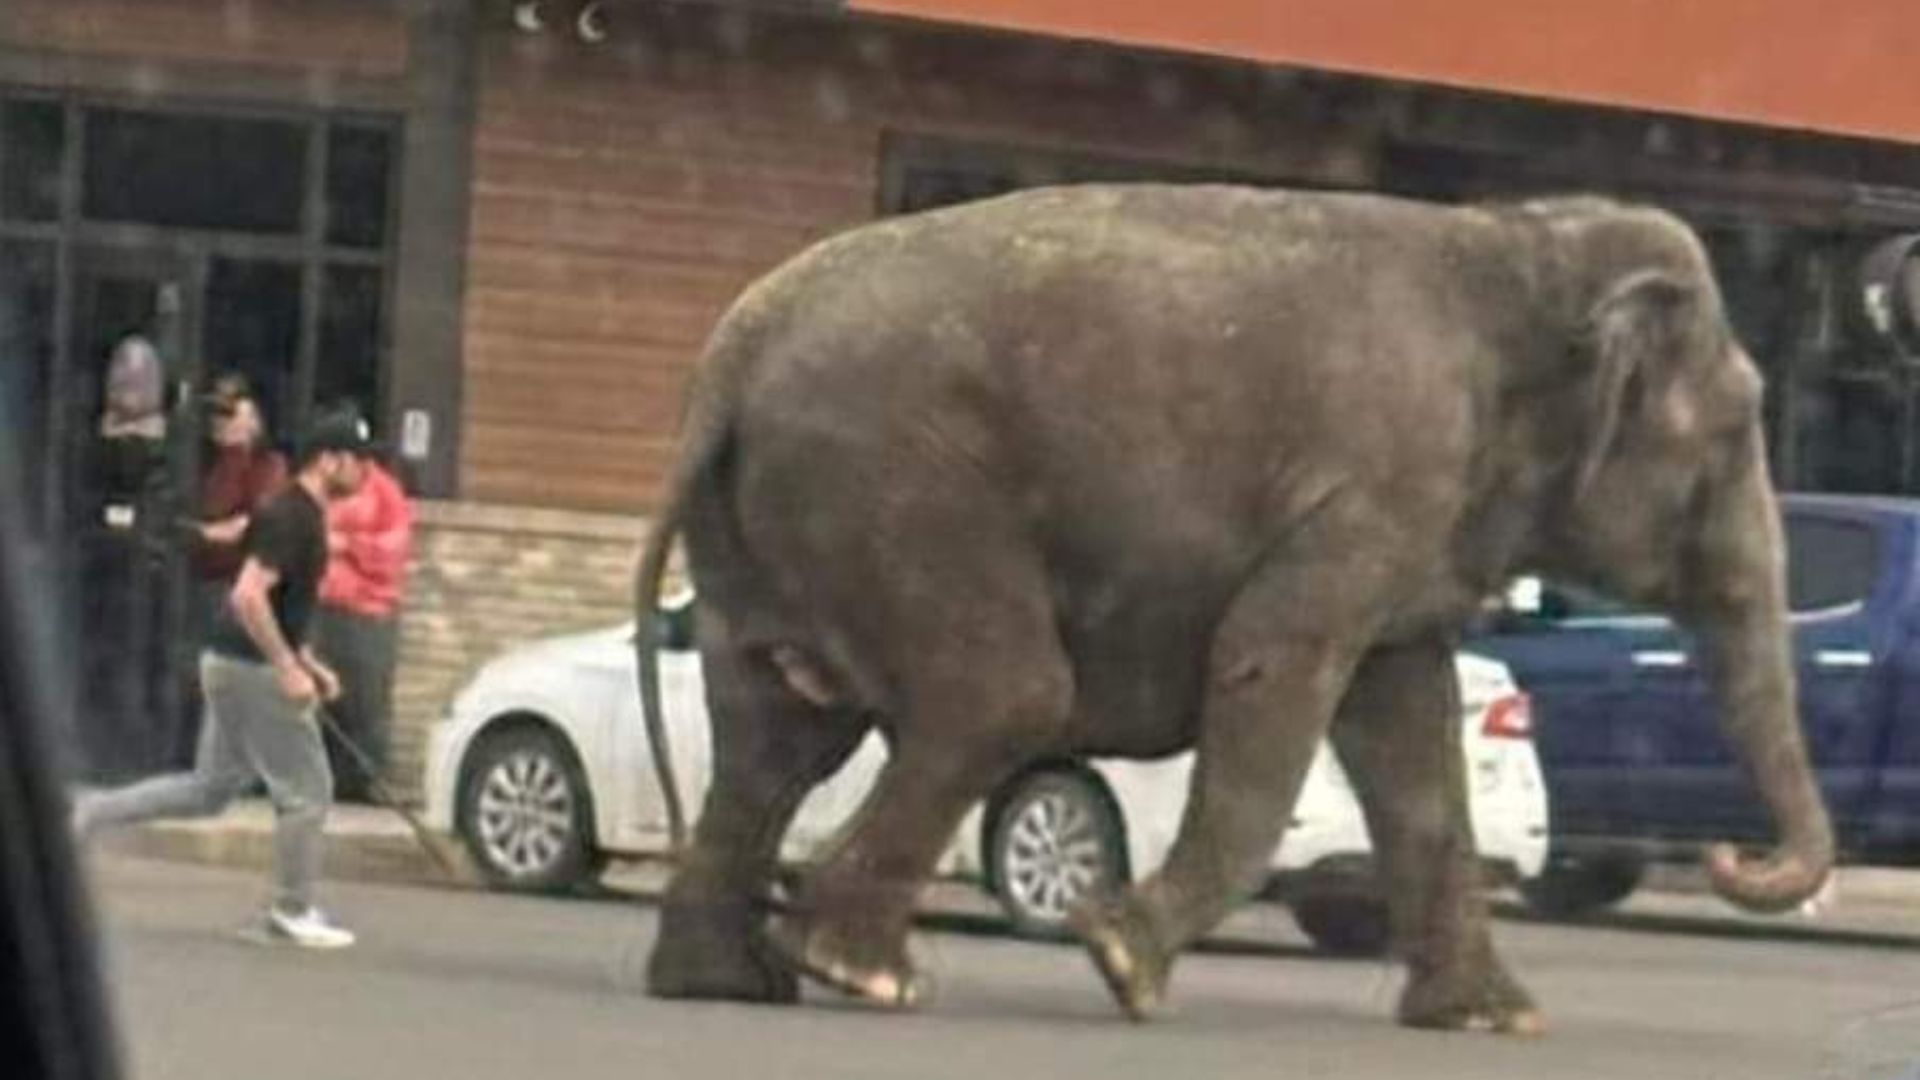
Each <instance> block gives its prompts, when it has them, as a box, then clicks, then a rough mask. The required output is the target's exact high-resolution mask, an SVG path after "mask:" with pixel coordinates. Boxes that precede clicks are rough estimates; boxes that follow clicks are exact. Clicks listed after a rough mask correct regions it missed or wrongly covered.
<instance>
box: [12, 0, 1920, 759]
mask: <svg viewBox="0 0 1920 1080" xmlns="http://www.w3.org/2000/svg"><path fill="white" fill-rule="evenodd" d="M1733 6H1736V5H1733V4H1731V3H1723V4H1711V3H1700V4H1692V5H1678V6H1676V5H1672V4H1665V5H1660V4H1654V3H1650V2H1646V0H1622V2H1620V3H1615V4H1609V5H1605V6H1604V7H1603V6H1601V5H1546V6H1544V7H1545V10H1542V6H1541V5H1524V4H1520V3H1517V2H1515V0H1470V2H1469V0H1449V2H1447V3H1444V4H1443V3H1439V2H1438V0H1434V2H1429V3H1413V4H1407V3H1387V2H1385V0H1364V2H1363V0H1355V2H1352V3H1346V4H1341V5H1326V4H1313V3H1308V2H1305V0H1277V2H1276V0H1260V2H1254V0H1204V2H1203V0H1195V2H1193V3H1189V4H1185V5H1177V6H1173V7H1166V6H1157V5H1113V4H1092V3H1082V2H1078V0H883V2H874V3H865V2H859V0H856V2H853V3H849V4H845V5H842V4H835V3H804V2H787V3H782V4H771V3H751V2H736V3H723V2H704V3H670V2H665V0H602V2H601V3H598V4H594V3H588V2H582V0H544V2H539V3H515V2H511V0H137V2H136V0H9V2H8V3H7V4H6V5H4V6H0V257H4V258H5V259H7V260H9V261H10V262H12V263H13V264H15V265H16V266H18V267H23V268H24V270H25V272H24V282H25V283H24V286H23V287H24V289H25V291H26V292H27V294H28V302H27V304H26V305H25V309H26V310H27V311H29V312H30V313H32V320H31V322H32V329H33V331H34V334H33V339H34V341H35V343H36V347H35V349H34V351H33V355H31V356H29V357H26V358H21V359H17V360H15V361H14V362H13V363H12V364H11V368H10V370H8V371H7V372H6V373H5V378H6V379H7V380H8V382H9V383H10V384H11V385H12V386H14V387H15V388H16V391H17V393H16V397H17V398H18V399H19V400H23V401H26V402H28V403H29V408H28V410H27V415H26V417H25V423H26V427H27V429H28V430H27V431H26V432H25V437H26V439H27V442H28V445H29V446H30V448H31V451H32V453H34V454H35V455H36V457H37V458H38V459H39V460H40V461H41V462H42V465H41V468H40V470H39V476H40V478H41V490H40V492H39V493H38V497H37V498H36V500H35V506H34V507H33V508H31V512H32V513H33V514H35V515H36V520H38V521H40V522H41V523H42V526H43V528H45V529H47V530H53V531H57V530H59V529H61V528H63V527H64V524H65V523H66V522H67V521H68V520H69V519H70V517H71V507H70V506H69V505H67V504H68V502H69V500H70V496H71V493H72V492H73V490H74V488H75V483H76V481H75V479H74V477H73V469H74V468H75V461H76V451H75V449H74V448H75V445H76V441H77V439H78V437H79V436H80V434H81V433H83V432H85V431H86V430H87V429H88V427H89V424H90V423H91V420H90V417H91V416H92V415H94V414H95V413H97V411H98V408H99V399H100V384H101V377H102V372H103V371H104V353H105V349H106V348H107V347H108V345H110V344H111V342H112V341H113V340H114V339H115V338H116V337H117V335H119V334H122V333H125V332H128V331H129V330H134V329H139V330H143V331H146V332H149V333H152V334H154V335H155V336H156V337H157V338H159V339H160V340H161V341H162V343H163V352H165V353H167V354H168V356H169V361H170V363H171V364H172V365H173V375H174V377H175V378H176V379H178V380H186V381H194V380H198V379H200V378H202V377H204V376H205V375H207V374H209V373H211V372H214V371H217V370H226V369H231V368H238V369H241V370H245V371H247V372H248V373H249V374H250V375H251V376H252V377H253V379H254V381H255V383H256V384H257V385H259V386H260V387H261V388H262V391H263V395H264V398H265V403H266V405H267V406H268V412H269V418H270V420H272V421H273V422H274V423H275V424H276V425H277V426H278V427H279V428H280V429H281V430H292V429H293V428H295V427H297V425H298V424H299V423H300V422H301V420H302V418H303V417H304V416H305V415H307V413H308V412H309V411H310V410H311V409H313V408H315V407H316V406H319V405H322V404H325V403H328V402H330V401H334V400H338V399H352V400H354V401H357V402H358V403H360V404H361V405H363V406H364V407H366V408H368V409H370V410H371V411H372V412H373V414H374V415H375V416H377V417H378V418H379V421H380V424H379V426H380V427H381V429H382V431H383V433H384V434H385V435H386V436H387V437H388V438H389V439H390V440H391V442H392V443H393V444H394V447H395V449H396V452H397V453H398V455H399V457H400V458H401V460H402V462H403V465H404V466H405V470H406V472H407V475H408V479H409V481H410V483H411V485H412V487H413V490H414V491H415V492H416V494H417V495H418V496H420V498H421V500H422V504H421V505H422V514H423V518H424V521H425V535H424V536H423V540H422V543H421V545H420V551H419V557H418V558H417V560H416V563H417V565H416V567H415V570H414V577H413V588H412V591H411V593H410V598H409V607H408V613H407V616H406V623H405V628H404V634H403V669H402V678H401V687H400V689H399V691H398V693H399V701H398V706H399V711H400V715H401V717H402V732H401V737H400V738H399V740H398V741H397V748H398V749H399V751H400V754H399V757H398V760H397V762H396V765H395V770H396V777H397V778H399V779H403V780H406V779H410V778H411V774H412V770H413V768H414V767H415V764H416V761H417V759H416V758H415V757H414V755H415V753H417V747H418V733H419V732H420V730H421V727H422V725H423V724H424V723H425V722H426V721H427V720H429V719H430V718H431V717H432V716H433V715H435V714H436V713H437V712H438V711H439V710H440V709H442V708H443V707H444V706H445V703H446V698H447V695H448V694H449V693H450V692H451V690H452V689H453V688H454V687H455V686H457V685H458V683H459V681H460V680H461V679H462V678H464V677H465V676H466V675H467V674H469V673H470V672H471V670H472V668H473V667H474V665H476V664H477V663H479V662H480V661H482V660H484V659H485V658H486V657H487V656H488V655H490V654H492V653H493V652H494V651H495V650H497V649H498V648H500V647H502V646H504V645H507V644H511V643H513V642H515V641H520V640H525V639H528V638H531V637H535V636H539V635H541V634H544V633H549V632H554V631H558V630H563V629H571V628H581V627H586V626H592V625H596V624H601V623H605V622H610V621H614V620H617V619H619V618H621V617H623V616H624V614H625V612H626V609H627V606H628V594H629V588H628V584H629V583H628V581H627V575H628V571H629V567H630V565H631V562H632V556H633V545H634V543H635V542H636V540H637V539H638V537H639V536H640V535H642V533H643V529H644V514H645V512H646V510H647V508H648V507H649V506H650V505H651V503H652V500H653V498H654V495H655V492H656V490H657V488H658V485H659V483H660V481H661V478H662V476H663V475H664V473H665V470H666V468H667V465H668V462H669V460H670V458H671V454H672V448H673V437H674V429H675V421H676V417H677V415H678V410H679V405H680V397H681V392H682V388H683V387H684V385H685V382H686V379H687V377H688V375H689V373H690V372H691V371H692V369H693V365H694V364H695V362H696V360H697V357H698V352H699V348H700V345H701V342H702V340H703V338H704V337H705V335H706V333H707V332H708V330H709V329H710V328H711V326H712V325H713V323H714V321H715V319H716V318H717V317H718V316H719V315H720V313H721V312H722V311H723V310H724V309H725V307H726V305H727V304H728V302H729V301H730V300H731V299H732V298H733V297H734V296H735V295H736V294H737V293H738V292H739V291H740V290H741V289H742V288H743V287H744V286H745V285H746V284H747V283H748V282H750V281H751V280H753V279H754V278H755V277H756V276H758V275H759V274H761V273H764V272H765V271H766V270H768V269H770V268H771V267H773V266H774V265H776V264H777V263H779V262H780V261H781V260H782V259H784V258H786V257H787V256H789V255H792V254H793V253H795V252H797V251H798V250H800V249H801V248H802V247H804V246H805V245H807V244H808V243H810V242H812V241H814V240H817V239H820V238H822V237H825V236H828V235H830V234H832V233H834V232H836V231H839V230H842V229H845V228H847V227H850V226H853V225H856V224H858V223H860V222H863V221H867V220H870V219H873V218H875V217H878V216H884V215H887V214H893V213H900V212H906V211H911V210H916V209H922V208H926V207H930V206H936V205H943V204H946V203H951V202H955V201H960V200H964V199H968V198H974V197H980V196H983V195H989V194H995V193H999V192H1002V191H1006V190H1011V189H1014V188H1017V187H1023V186H1031V185H1035V184H1044V183H1058V182H1067V181H1076V180H1096V179H1170V180H1227V181H1234V182H1241V183H1251V184H1262V185H1285V186H1296V187H1314V188H1328V189H1342V190H1374V191H1386V192H1394V193H1400V194H1407V195H1414V196H1419V197H1425V198H1435V199H1470V198H1482V197H1487V196H1499V195H1510V194H1524V193H1535V192H1543V191H1557V190H1595V191H1601V192H1605V193H1611V194H1617V195H1622V196H1627V197H1632V198H1639V199H1645V200H1649V201H1653V202H1657V203H1660V204H1662V205H1666V206H1669V207H1671V208H1673V209H1675V210H1676V211H1678V212H1680V213H1682V214H1683V215H1685V216H1686V217H1688V218H1689V219H1690V220H1691V221H1693V222H1694V223H1695V224H1696V225H1697V226H1698V227H1699V228H1700V229H1701V230H1702V233H1703V235H1704V236H1705V238H1706V239H1707V242H1708V244H1709V247H1710V250H1711V253H1712V255H1713V257H1714V260H1715V263H1716V266H1717V269H1718V270H1719V272H1720V274H1721V277H1722V279H1723V282H1724V284H1725V287H1726V291H1727V294H1728V297H1729V301H1730V306H1731V309H1732V311H1733V314H1734V318H1735V321H1736V324H1737V326H1738V329H1739V330H1740V332H1741V334H1742V337H1743V339H1745V341H1746V343H1747V345H1748V346H1749V348H1750V350H1751V351H1752V352H1753V353H1754V354H1755V355H1756V357H1757V358H1758V359H1759V360H1760V362H1761V363H1762V365H1763V366H1764V367H1765V368H1766V369H1767V372H1768V375H1769V377H1770V381H1771V385H1772V387H1773V392H1772V394H1771V396H1770V399H1769V424H1770V426H1771V428H1772V434H1773V447H1774V450H1773V452H1774V454H1775V459H1776V460H1775V465H1776V469H1777V470H1778V472H1779V475H1780V476H1781V477H1782V478H1783V480H1784V482H1785V483H1787V484H1788V485H1790V486H1795V487H1803V488H1815V489H1841V490H1879V491H1901V492H1920V383H1916V380H1915V379H1914V377H1913V375H1912V374H1911V372H1912V369H1911V368H1910V367H1909V366H1908V365H1907V364H1906V363H1905V362H1904V361H1903V360H1902V358H1901V357H1900V356H1899V355H1898V350H1896V349H1892V348H1890V347H1889V346H1888V344H1887V343H1886V342H1885V340H1883V336H1881V335H1876V334H1875V333H1874V332H1873V328H1872V327H1870V326H1869V325H1867V322H1866V320H1863V319H1862V318H1861V316H1860V308H1861V304H1860V274H1859V267H1860V263H1861V260H1862V259H1863V258H1864V257H1865V255H1866V254H1867V252H1869V251H1870V250H1872V249H1873V248H1874V246H1875V245H1877V244H1879V243H1882V242H1884V241H1885V240H1886V239H1887V238H1888V237H1892V236H1898V235H1901V234H1904V233H1907V232H1920V89H1917V88H1916V87H1920V84H1913V85H1909V84H1911V83H1912V80H1910V79H1907V78H1906V76H1905V71H1906V68H1905V66H1904V65H1902V64H1901V63H1900V57H1899V54H1898V52H1897V49H1898V46H1899V44H1900V43H1901V42H1903V41H1910V40H1912V37H1913V31H1915V30H1920V15H1912V14H1906V13H1905V12H1904V11H1903V9H1902V7H1901V6H1900V5H1898V4H1895V3H1892V2H1890V0H1889V2H1881V0H1863V2H1862V3H1860V4H1858V5H1855V6H1853V7H1852V8H1850V9H1849V11H1850V12H1851V14H1850V15H1846V16H1844V17H1836V16H1835V15H1834V14H1833V13H1831V12H1824V11H1822V10H1820V9H1819V8H1818V6H1816V5H1809V4H1805V3H1798V2H1789V0H1764V2H1758V3H1746V4H1741V5H1737V6H1739V7H1740V10H1741V14H1740V17H1739V18H1737V19H1736V18H1734V17H1733V16H1732V15H1731V14H1730V11H1731V8H1732V7H1733ZM1676 7H1678V8H1681V9H1683V10H1679V11H1675V10H1672V9H1675V8H1676ZM1720 8H1726V9H1728V10H1718V9H1720ZM1756 8H1758V9H1765V10H1764V11H1756V10H1755V9H1756ZM1709 9H1713V10H1709ZM1902 31H1904V33H1903V32H1902ZM1792 55H1802V56H1806V57H1808V58H1809V59H1808V62H1807V63H1806V64H1804V65H1783V64H1782V62H1781V61H1780V59H1779V58H1780V57H1782V56H1792Z"/></svg>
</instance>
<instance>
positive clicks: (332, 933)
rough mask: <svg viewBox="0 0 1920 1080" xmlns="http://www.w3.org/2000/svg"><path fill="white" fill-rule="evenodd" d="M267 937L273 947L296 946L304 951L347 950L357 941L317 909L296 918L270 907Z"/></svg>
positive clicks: (311, 909)
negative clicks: (277, 945) (274, 945)
mask: <svg viewBox="0 0 1920 1080" xmlns="http://www.w3.org/2000/svg"><path fill="white" fill-rule="evenodd" d="M266 938H267V940H268V941H270V942H272V943H274V944H284V945H297V946H299V947H300V948H303V949H344V948H346V947H347V946H349V945H352V944H353V941H354V937H353V931H351V930H348V929H345V928H343V927H339V926H335V925H334V924H333V923H332V922H330V921H328V919H327V916H326V913H325V912H323V911H321V910H320V909H319V908H317V907H310V908H308V909H307V910H305V911H302V912H300V913H299V914H296V915H289V914H287V913H286V912H284V911H281V910H280V909H279V908H277V907H275V908H268V909H267V925H266Z"/></svg>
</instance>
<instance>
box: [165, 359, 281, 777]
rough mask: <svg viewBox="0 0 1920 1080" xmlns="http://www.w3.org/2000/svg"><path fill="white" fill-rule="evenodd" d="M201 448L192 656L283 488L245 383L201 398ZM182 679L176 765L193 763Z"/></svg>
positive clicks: (231, 382)
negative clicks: (253, 533) (204, 411)
mask: <svg viewBox="0 0 1920 1080" xmlns="http://www.w3.org/2000/svg"><path fill="white" fill-rule="evenodd" d="M207 406H208V447H207V456H206V458H205V460H204V462H203V465H202V468H201V472H200V497H199V508H198V509H199V512H198V513H197V514H196V515H195V522H194V531H193V535H192V537H191V540H192V547H191V551H190V557H191V562H192V565H193V598H192V610H191V613H190V618H191V625H190V626H189V632H190V633H191V634H192V635H193V637H192V640H191V641H189V642H187V643H186V646H187V647H186V649H185V653H186V654H187V655H193V654H196V653H198V652H199V650H200V647H201V646H202V645H204V644H205V643H206V640H207V634H208V632H209V631H210V630H211V629H212V627H213V624H214V621H215V620H216V619H218V618H219V617H220V615H221V613H222V612H223V611H224V610H225V608H226V602H227V594H228V593H229V592H231V591H232V589H233V583H234V580H235V579H236V578H237V577H239V575H240V566H241V564H242V563H243V562H245V561H246V553H245V550H244V548H243V546H242V543H241V541H242V539H243V538H244V537H245V536H246V534H247V526H248V525H249V524H251V522H252V520H253V515H254V512H255V511H257V510H259V509H261V508H262V507H264V506H266V505H267V503H268V502H270V501H271V500H272V499H273V497H274V496H275V495H277V494H279V493H280V491H281V490H282V489H284V488H285V487H286V486H287V461H286V458H284V457H282V456H281V455H280V453H279V452H278V451H276V450H274V449H273V448H272V447H271V446H268V445H267V438H266V425H265V424H264V423H263V422H262V421H261V419H260V407H259V405H258V404H257V403H256V402H255V401H254V400H253V397H252V393H251V391H250V390H249V388H248V387H247V384H246V380H245V379H244V378H243V377H240V376H237V375H228V376H223V377H221V378H220V379H218V380H216V381H215V383H214V389H213V392H212V393H211V394H210V395H208V398H207ZM186 666H187V667H188V668H189V669H190V670H189V671H188V672H187V675H186V686H185V687H184V694H185V698H186V703H187V707H186V709H185V710H183V711H182V713H181V715H182V716H184V717H186V718H187V722H186V723H185V724H184V725H183V728H184V730H183V731H182V739H181V741H180V742H179V744H178V745H176V746H175V747H174V757H175V758H176V759H178V760H180V761H181V762H183V763H184V762H186V761H190V760H192V758H193V752H194V746H195V744H196V743H197V742H198V739H199V733H198V731H197V727H198V718H199V716H200V712H201V709H200V700H201V699H200V684H199V679H198V677H197V676H198V672H197V671H196V670H192V668H193V665H186Z"/></svg>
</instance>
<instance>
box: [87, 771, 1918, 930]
mask: <svg viewBox="0 0 1920 1080" xmlns="http://www.w3.org/2000/svg"><path fill="white" fill-rule="evenodd" d="M95 847H97V848H98V849H99V850H100V851H103V852H113V853H118V854H126V855H135V856H140V857H145V858H159V859H171V860H177V861H183V862H193V863H201V864H205V865H211V866H227V867H241V868H251V867H260V868H264V867H265V866H266V865H267V863H268V862H269V860H271V858H272V856H273V809H272V807H271V806H269V805H268V803H267V802H266V801H265V800H263V799H255V800H247V801H243V802H240V803H238V804H236V805H235V806H234V807H233V808H232V809H230V810H229V811H227V813H225V814H223V815H221V816H220V817H216V818H208V819H205V820H202V821H183V822H165V823H159V824H153V825H145V826H140V827H137V828H132V829H124V830H118V831H115V832H111V833H105V834H102V835H101V836H100V837H99V838H98V839H97V840H96V842H95ZM326 874H327V876H328V877H331V878H334V879H337V880H347V881H369V882H383V883H389V884H406V885H437V886H446V887H459V883H457V882H451V881H449V880H448V879H447V876H446V875H445V874H444V873H442V872H441V870H440V868H439V867H438V866H436V865H435V864H434V863H433V861H432V859H430V858H429V857H428V856H427V853H426V851H425V850H424V849H423V848H421V846H420V845H419V844H418V843H417V842H416V841H415V840H414V837H413V833H412V832H411V831H410V830H409V829H408V828H407V825H406V822H404V821H402V820H401V819H400V816H399V815H398V814H395V813H393V812H392V811H389V810H384V809H380V808H378V807H372V806H336V807H334V808H333V810H332V812H331V813H330V814H329V815H328V818H327V863H326ZM665 881H666V868H665V867H664V866H662V865H660V864H658V863H615V864H614V866H613V867H612V868H611V869H610V870H609V871H608V872H607V874H606V876H605V877H604V878H602V884H603V885H605V886H606V887H607V888H608V889H610V890H613V891H616V892H621V893H632V894H637V895H641V896H651V895H656V894H657V893H658V892H659V891H660V889H661V888H662V887H663V886H664V884H665ZM927 906H928V907H929V908H930V909H933V910H936V911H938V912H940V913H941V914H943V915H955V916H959V917H962V918H968V919H972V918H976V917H977V918H991V917H993V916H994V915H995V913H996V912H997V910H998V909H997V907H996V905H995V904H994V903H993V901H992V900H991V899H990V898H989V897H987V896H986V895H985V894H983V893H982V892H980V891H979V890H978V889H974V888H972V887H970V886H966V885H960V884H953V885H939V886H936V887H935V889H934V890H933V892H932V893H931V895H930V896H929V900H928V904H927ZM1255 908H1256V909H1261V910H1268V909H1271V910H1272V914H1271V915H1261V916H1257V917H1255V921H1256V922H1259V923H1262V924H1264V923H1266V922H1268V921H1270V920H1271V919H1273V918H1278V919H1279V920H1281V921H1282V922H1284V921H1285V920H1286V916H1285V915H1284V914H1282V913H1280V912H1278V910H1277V909H1273V908H1272V905H1255ZM1622 911H1623V913H1624V915H1625V916H1627V917H1643V916H1644V917H1653V918H1682V919H1712V920H1719V921H1726V922H1739V923H1751V924H1754V925H1756V926H1759V925H1765V924H1772V925H1776V926H1781V927H1790V928H1793V929H1795V930H1821V929H1833V930H1839V931H1871V932H1875V933H1884V932H1887V931H1889V930H1895V931H1898V932H1901V933H1909V932H1910V933H1912V934H1913V935H1915V937H1916V939H1917V940H1920V870H1888V869H1880V868H1864V867H1849V868H1847V869H1844V870H1842V871H1841V872H1840V885H1839V890H1838V896H1837V904H1836V906H1835V907H1833V908H1832V909H1831V910H1829V911H1827V912H1825V913H1823V914H1821V915H1820V916H1818V917H1817V918H1808V917H1806V916H1804V915H1789V916H1783V917H1776V918H1767V917H1762V916H1752V915H1745V914H1742V913H1739V912H1737V911H1735V910H1733V909H1732V908H1731V907H1728V906H1727V905H1726V904H1724V903H1722V902H1721V901H1719V900H1718V899H1716V898H1715V897H1713V896H1712V895H1711V894H1710V893H1709V892H1708V890H1707V885H1706V880H1705V878H1704V876H1703V875H1702V874H1701V873H1700V872H1699V871H1698V870H1696V869H1693V868H1691V867H1685V866H1670V867H1657V868H1655V869H1654V870H1653V871H1652V872H1651V873H1649V874H1648V877H1647V882H1646V885H1645V886H1644V887H1643V888H1642V889H1641V890H1640V891H1639V892H1638V893H1636V894H1635V895H1634V897H1633V898H1632V899H1631V900H1629V901H1628V902H1627V903H1626V904H1625V905H1624V906H1623V908H1622ZM1238 918H1241V919H1242V920H1244V918H1246V917H1245V916H1242V917H1238Z"/></svg>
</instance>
